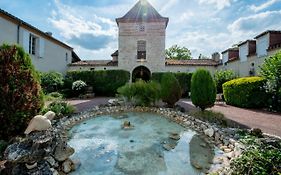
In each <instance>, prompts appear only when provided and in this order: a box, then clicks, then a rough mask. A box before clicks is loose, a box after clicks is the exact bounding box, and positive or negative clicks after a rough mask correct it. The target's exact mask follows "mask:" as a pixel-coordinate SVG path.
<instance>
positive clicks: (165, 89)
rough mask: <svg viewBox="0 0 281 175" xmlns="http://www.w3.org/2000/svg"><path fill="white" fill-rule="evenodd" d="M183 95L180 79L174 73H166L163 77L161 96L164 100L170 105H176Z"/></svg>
mask: <svg viewBox="0 0 281 175" xmlns="http://www.w3.org/2000/svg"><path fill="white" fill-rule="evenodd" d="M181 95H182V90H181V87H180V84H179V81H178V80H177V79H176V77H175V75H173V74H172V73H167V74H164V75H163V77H162V79H161V96H162V100H163V102H165V103H167V104H168V107H174V105H175V103H176V102H177V101H179V99H180V98H181Z"/></svg>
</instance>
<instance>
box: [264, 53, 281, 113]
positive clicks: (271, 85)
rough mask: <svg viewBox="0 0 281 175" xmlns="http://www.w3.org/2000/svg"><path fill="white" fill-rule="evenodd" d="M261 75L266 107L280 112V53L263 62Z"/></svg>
mask: <svg viewBox="0 0 281 175" xmlns="http://www.w3.org/2000/svg"><path fill="white" fill-rule="evenodd" d="M261 75H262V76H263V77H264V78H265V79H266V85H265V89H266V92H267V93H268V95H269V99H268V104H269V105H268V107H269V108H270V109H271V110H276V111H281V51H280V52H278V53H277V54H275V55H274V56H272V57H269V58H267V59H266V60H265V63H264V64H263V65H262V66H261Z"/></svg>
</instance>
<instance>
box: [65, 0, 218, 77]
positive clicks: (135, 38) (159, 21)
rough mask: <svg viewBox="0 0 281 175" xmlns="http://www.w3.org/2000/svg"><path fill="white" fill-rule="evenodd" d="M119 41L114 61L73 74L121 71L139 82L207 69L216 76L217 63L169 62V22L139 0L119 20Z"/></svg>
mask: <svg viewBox="0 0 281 175" xmlns="http://www.w3.org/2000/svg"><path fill="white" fill-rule="evenodd" d="M116 22H117V25H118V29H119V34H118V36H119V38H118V50H117V51H116V52H114V53H113V54H112V55H111V56H112V60H107V61H106V60H101V61H98V60H95V61H93V60H92V61H80V62H77V63H74V64H71V65H70V67H69V69H70V70H114V69H122V70H127V71H129V72H130V73H131V76H132V77H131V78H132V80H133V81H134V80H135V79H137V78H142V79H145V80H147V79H149V78H150V76H151V73H153V72H193V71H195V70H196V69H197V68H201V67H202V68H206V69H209V70H210V71H211V72H214V71H215V69H216V67H217V66H218V65H219V60H215V59H200V60H197V59H192V60H185V61H177V60H166V57H165V47H166V44H165V43H166V28H167V25H168V22H169V18H167V17H163V16H161V15H160V14H159V13H158V12H157V10H156V9H155V8H154V7H153V6H152V5H151V4H150V3H149V2H148V1H146V0H140V1H138V2H137V4H136V5H135V6H134V7H133V8H132V9H131V10H130V11H129V12H128V13H126V14H125V15H124V16H123V17H121V18H117V19H116Z"/></svg>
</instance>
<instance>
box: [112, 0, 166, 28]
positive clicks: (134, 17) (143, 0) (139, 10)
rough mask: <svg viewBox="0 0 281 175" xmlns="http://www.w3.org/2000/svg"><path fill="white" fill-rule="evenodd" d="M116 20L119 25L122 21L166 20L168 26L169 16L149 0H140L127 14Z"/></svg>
mask: <svg viewBox="0 0 281 175" xmlns="http://www.w3.org/2000/svg"><path fill="white" fill-rule="evenodd" d="M116 22H117V24H118V25H119V23H120V22H166V26H167V25H168V22H169V18H165V17H163V16H161V15H160V14H159V13H158V12H157V10H155V8H154V7H153V6H152V5H151V4H150V3H149V2H147V0H140V1H138V2H137V4H136V5H135V6H134V7H133V8H132V9H131V10H130V11H129V12H128V13H127V14H126V15H125V16H123V17H121V18H117V19H116Z"/></svg>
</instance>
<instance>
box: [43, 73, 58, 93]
mask: <svg viewBox="0 0 281 175" xmlns="http://www.w3.org/2000/svg"><path fill="white" fill-rule="evenodd" d="M40 77H41V86H42V88H43V90H44V92H45V93H51V92H55V91H57V90H58V89H59V88H60V87H62V86H63V76H62V74H61V73H59V72H47V73H41V75H40Z"/></svg>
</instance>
